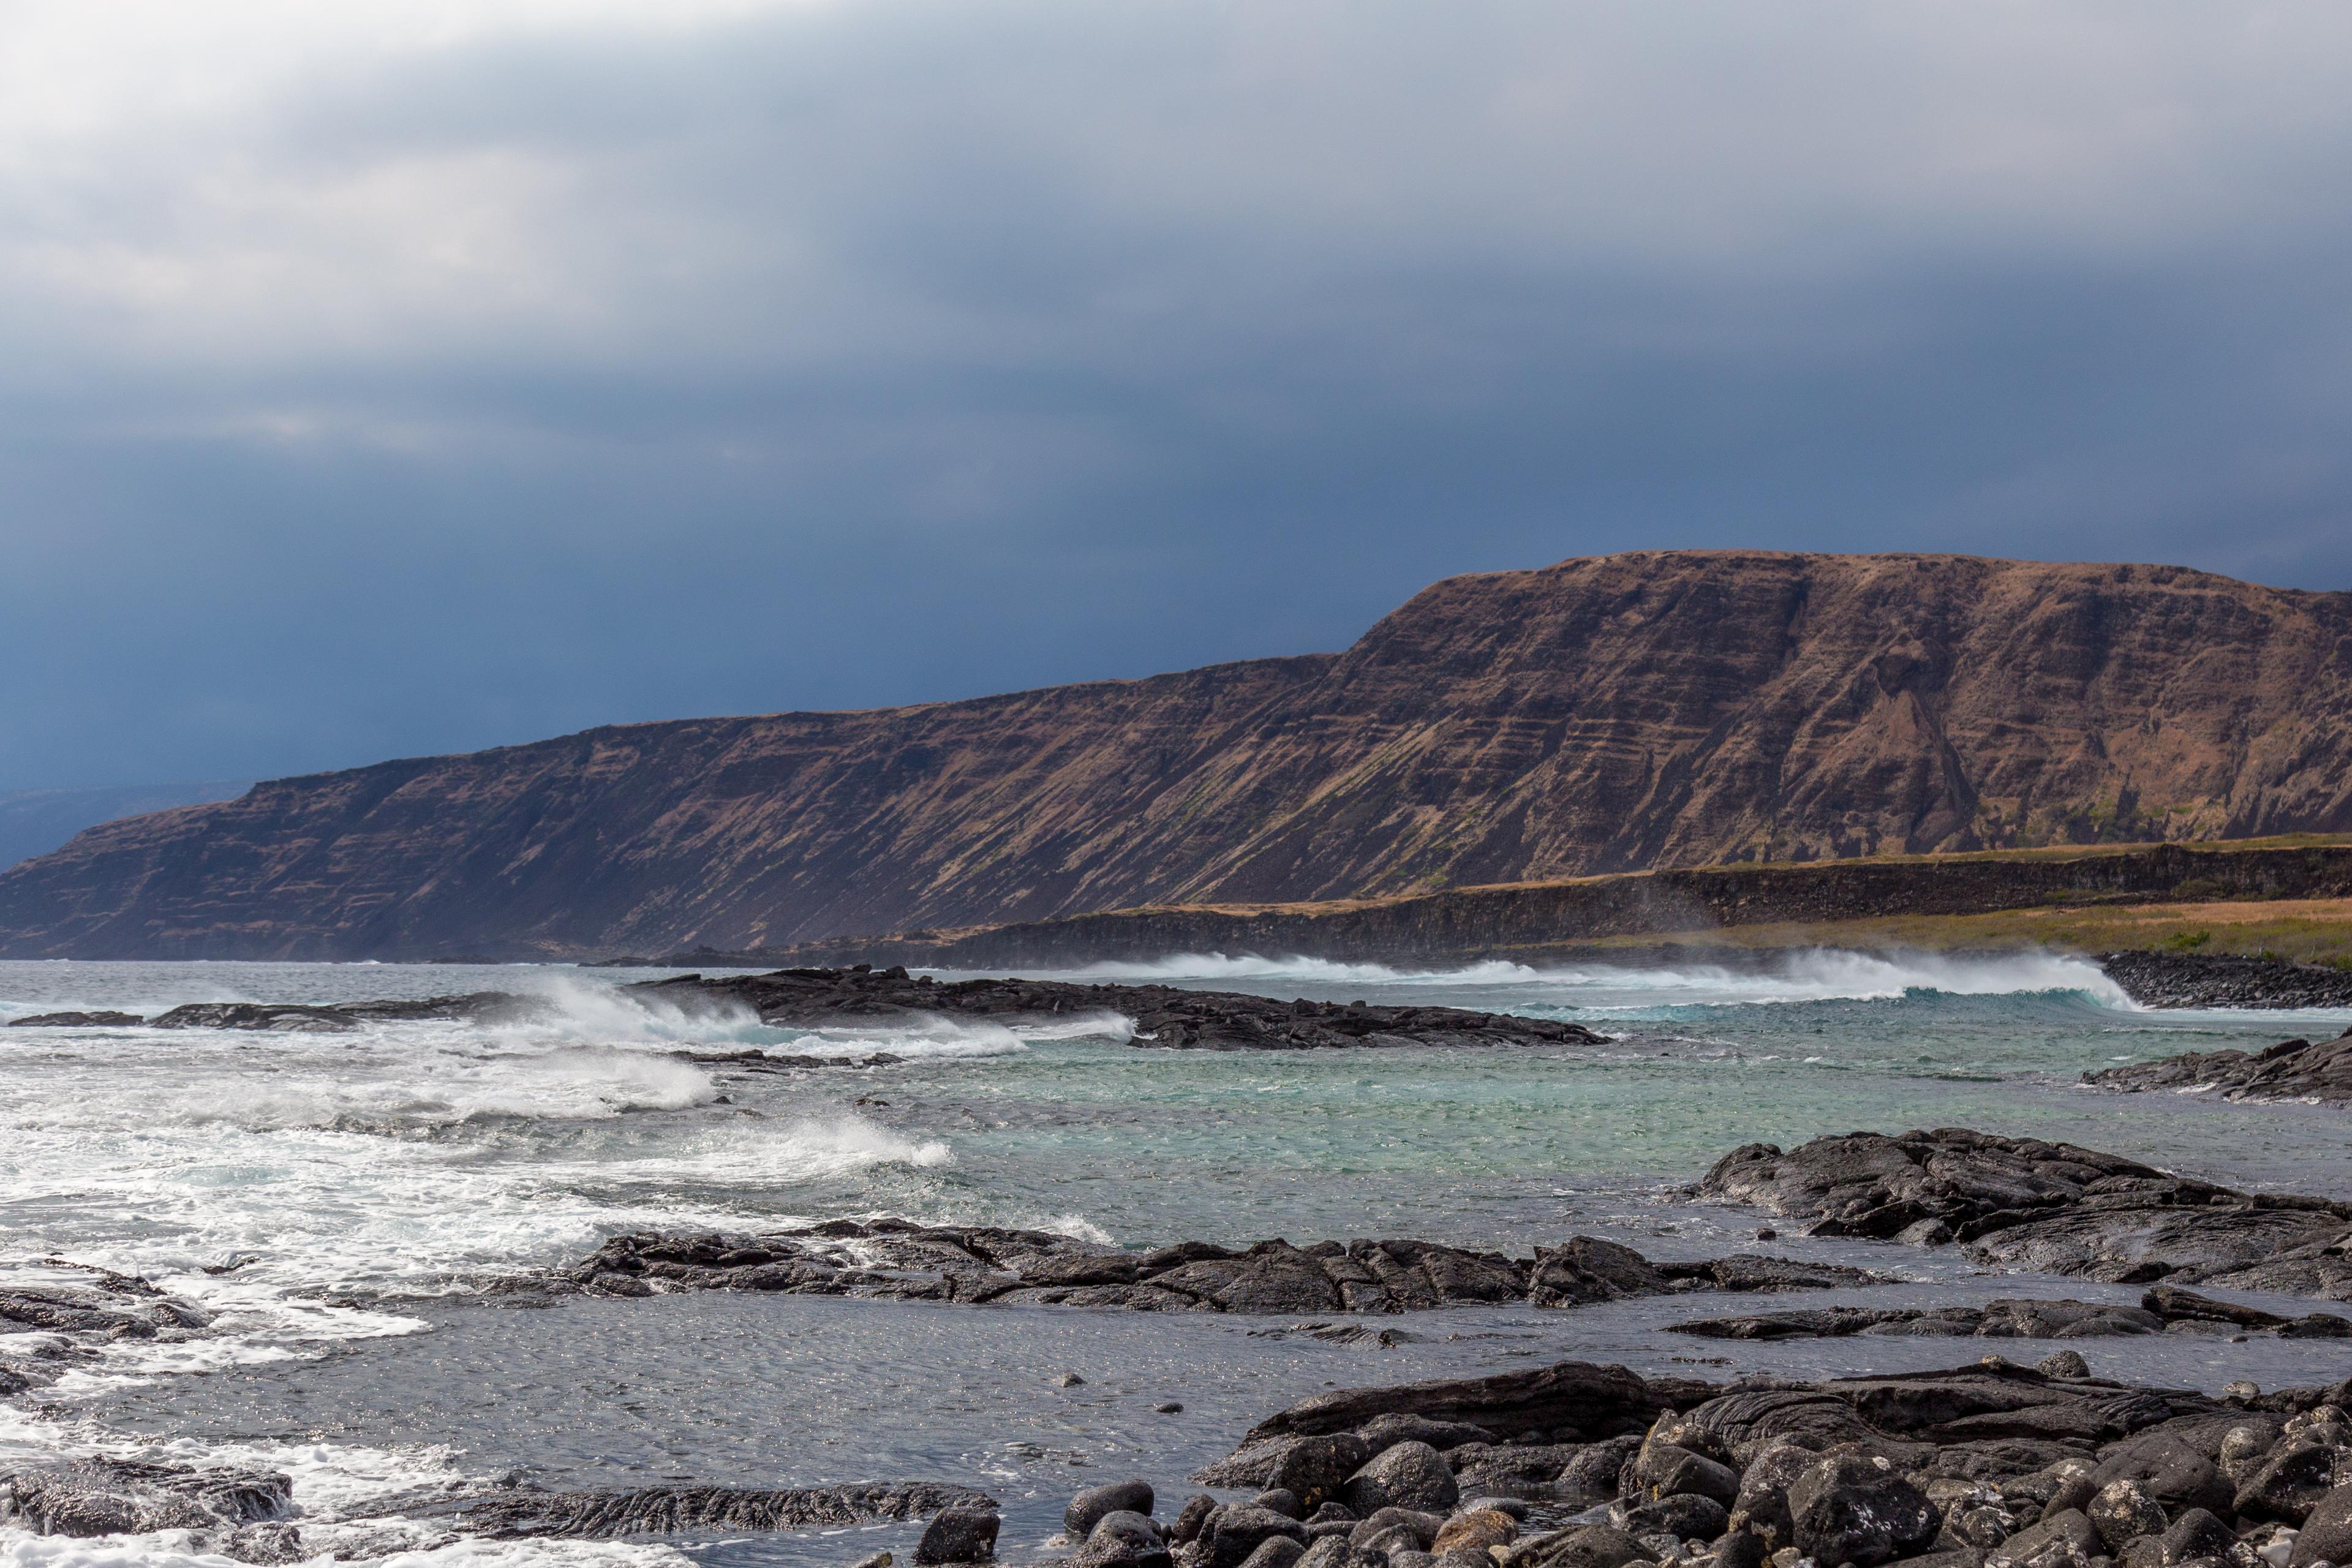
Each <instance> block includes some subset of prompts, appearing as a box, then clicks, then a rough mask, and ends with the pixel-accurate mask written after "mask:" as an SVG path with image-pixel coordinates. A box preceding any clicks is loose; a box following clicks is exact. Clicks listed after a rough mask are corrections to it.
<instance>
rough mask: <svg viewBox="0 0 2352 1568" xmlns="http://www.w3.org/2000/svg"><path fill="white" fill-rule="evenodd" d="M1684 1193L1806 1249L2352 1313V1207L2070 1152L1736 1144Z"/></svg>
mask: <svg viewBox="0 0 2352 1568" xmlns="http://www.w3.org/2000/svg"><path fill="white" fill-rule="evenodd" d="M1698 1190H1699V1192H1700V1193H1701V1194H1705V1195H1707V1196H1710V1197H1717V1198H1723V1199H1727V1200H1730V1201H1734V1202H1738V1203H1749V1204H1756V1205H1760V1206H1762V1207H1763V1208H1765V1209H1768V1210H1769V1211H1770V1212H1772V1213H1774V1214H1777V1215H1788V1216H1790V1217H1791V1218H1797V1219H1805V1220H1810V1221H1811V1222H1812V1223H1811V1234H1812V1235H1814V1236H1854V1237H1878V1238H1881V1239H1892V1240H1897V1241H1906V1242H1911V1243H1914V1244H1916V1245H1920V1246H1941V1245H1945V1244H1947V1243H1951V1242H1959V1243H1964V1244H1966V1245H1967V1247H1968V1250H1969V1255H1970V1256H1971V1257H1974V1258H1979V1259H1980V1260H1982V1261H1984V1262H1988V1263H1996V1264H2000V1265H2002V1266H2005V1267H2008V1268H2019V1269H2028V1270H2032V1271H2034V1272H2037V1273H2044V1274H2063V1275H2072V1276H2076V1277H2079V1278H2084V1279H2100V1280H2105V1281H2109V1282H2111V1283H2131V1284H2137V1283H2147V1282H2149V1281H2154V1280H2159V1279H2162V1280H2169V1281H2172V1282H2175V1283H2179V1284H2195V1283H2207V1284H2212V1285H2219V1286H2222V1287H2225V1288H2228V1289H2242V1290H2278V1291H2284V1292H2286V1293H2288V1294H2291V1295H2298V1296H2316V1297H2320V1298H2322V1299H2324V1300H2352V1256H2347V1251H2352V1204H2343V1203H2338V1202H2335V1201H2333V1200H2329V1199H2325V1198H2315V1197H2296V1196H2291V1195H2285V1194H2273V1193H2256V1194H2249V1193H2242V1192H2237V1191H2234V1190H2232V1189H2231V1188H2228V1187H2222V1186H2217V1185H2215V1184H2212V1183H2210V1182H2200V1181H2196V1180H2193V1179H2191V1178H2188V1177H2183V1176H2175V1175H2171V1174H2168V1173H2165V1172H2163V1171H2159V1170H2157V1169H2156V1168H2155V1167H2153V1166H2150V1165H2144V1164H2141V1163H2138V1162H2137V1161H2133V1160H2126V1159H2124V1158H2122V1157H2120V1156H2118V1155H2114V1154H2105V1153H2101V1152H2098V1151H2096V1150H2093V1149H2084V1148H2081V1147H2078V1146H2077V1145H2075V1144H2072V1143H2045V1142H2041V1141H2039V1140H2036V1139H2030V1138H2002V1137H1998V1136H1995V1135H1993V1134H1991V1133H1985V1132H1973V1131H1968V1130H1966V1129H1962V1128H1942V1129H1938V1130H1937V1131H1932V1132H1921V1131H1914V1132H1906V1133H1904V1134H1902V1135H1901V1136H1899V1137H1889V1136H1887V1135H1885V1134H1884V1133H1877V1132H1853V1133H1847V1134H1844V1135H1843V1136H1840V1137H1832V1138H1817V1139H1815V1140H1813V1141H1812V1142H1810V1143H1807V1144H1805V1145H1803V1146H1802V1147H1801V1148H1798V1149H1793V1150H1790V1151H1787V1152H1783V1151H1782V1150H1780V1148H1779V1147H1778V1146H1776V1145H1774V1144H1769V1143H1750V1144H1748V1145H1747V1146H1746V1147H1744V1148H1740V1149H1736V1150H1734V1151H1732V1152H1730V1153H1729V1154H1727V1155H1725V1156H1724V1157H1723V1159H1722V1160H1721V1161H1719V1162H1717V1164H1716V1166H1715V1168H1714V1169H1713V1170H1711V1171H1709V1172H1708V1173H1706V1177H1705V1178H1704V1179H1703V1180H1702V1181H1701V1182H1700V1184H1699V1187H1698Z"/></svg>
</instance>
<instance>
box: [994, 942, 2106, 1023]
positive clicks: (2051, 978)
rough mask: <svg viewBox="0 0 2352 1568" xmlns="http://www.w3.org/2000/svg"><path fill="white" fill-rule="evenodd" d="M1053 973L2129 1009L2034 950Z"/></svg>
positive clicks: (1217, 957)
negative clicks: (1741, 965) (2016, 1000)
mask: <svg viewBox="0 0 2352 1568" xmlns="http://www.w3.org/2000/svg"><path fill="white" fill-rule="evenodd" d="M1031 973H1051V974H1052V975H1053V976H1054V977H1055V978H1066V979H1085V980H1127V981H1172V980H1192V981H1226V982H1253V981H1254V982H1261V983H1263V982H1268V981H1292V982H1297V983H1300V984H1314V985H1335V984H1349V985H1367V986H1378V985H1411V986H1417V987H1419V986H1462V987H1475V988H1480V989H1488V990H1495V991H1506V992H1509V993H1511V994H1513V995H1515V996H1517V997H1518V998H1520V999H1523V1000H1525V1001H1528V1002H1530V1003H1551V1004H1556V1005H1567V1006H1582V1005H1592V1003H1591V996H1592V994H1593V993H1600V992H1605V993H1617V994H1621V995H1619V996H1617V997H1615V998H1612V1001H1610V1002H1607V1003H1601V1004H1600V1005H1603V1006H1618V1007H1626V1006H1643V1005H1659V1004H1661V1003H1664V1004H1670V1005H1671V1004H1675V1003H1686V1002H1702V1003H1706V1004H1731V1005H1737V1004H1740V1003H1758V1002H1823V1001H1875V1000H1886V999H1891V998H1895V997H1899V996H1903V995H1906V994H1909V993H1911V992H1915V991H1930V992H1941V993H1944V994H1948V995H1961V996H1991V995H2016V994H2045V993H2052V992H2079V993H2081V994H2084V995H2086V996H2088V997H2090V998H2091V999H2092V1000H2093V1001H2095V1002H2097V1003H2099V1004H2100V1005H2104V1006H2108V1007H2114V1008H2116V1009H2118V1010H2125V1011H2136V1010H2137V1004H2136V1003H2134V1002H2133V1001H2132V1000H2131V999H2130V997H2128V996H2126V994H2124V991H2123V988H2122V987H2121V986H2119V985H2117V984H2116V983H2115V982H2114V981H2113V980H2110V979H2109V978H2108V977H2107V975H2106V973H2105V971H2103V970H2101V969H2100V968H2099V966H2098V965H2096V964H2095V963H2091V962H2090V961H2089V960H2087V959H2082V958H2075V957H2072V956H2070V955H2068V954H2064V953H2056V952H2042V951H2038V950H2037V951H2032V952H2017V953H2007V954H1990V955H1965V956H1955V955H1948V954H1943V953H1933V952H1896V953H1877V952H1852V951H1848V950H1844V949H1837V948H1815V949H1809V950H1805V951H1801V952H1790V953H1788V954H1786V955H1784V956H1781V957H1779V958H1777V959H1776V960H1775V961H1774V962H1773V963H1771V964H1770V966H1769V968H1766V969H1764V970H1762V971H1759V972H1748V971H1742V970H1734V969H1729V968H1726V967H1724V966H1722V965H1720V964H1709V963H1693V964H1649V965H1638V966H1637V965H1626V966H1622V967H1620V966H1616V965H1610V964H1601V963H1591V964H1583V965H1577V966H1572V967H1571V966H1560V967H1553V968H1542V969H1538V968H1535V967H1532V966H1530V965H1528V964H1524V963H1509V962H1506V961H1504V960H1500V959H1495V960H1488V961H1486V962H1483V963H1471V964H1465V965H1462V966H1460V967H1458V968H1451V969H1400V968H1395V967H1392V966H1391V965H1388V964H1382V963H1339V962H1336V961H1333V960H1330V959H1323V958H1305V957H1290V958H1265V957H1260V956H1256V955H1254V954H1247V953H1244V954H1240V955H1229V954H1226V953H1222V952H1207V953H1174V954H1171V955H1170V956H1168V957H1166V958H1161V959H1154V960H1151V961H1150V962H1147V963H1099V964H1090V965H1087V966H1085V967H1082V968H1077V969H1070V970H1055V971H1050V972H1045V971H1039V972H1031ZM1622 994H1632V996H1633V997H1640V998H1643V999H1641V1000H1633V999H1630V998H1628V997H1627V996H1625V995H1622Z"/></svg>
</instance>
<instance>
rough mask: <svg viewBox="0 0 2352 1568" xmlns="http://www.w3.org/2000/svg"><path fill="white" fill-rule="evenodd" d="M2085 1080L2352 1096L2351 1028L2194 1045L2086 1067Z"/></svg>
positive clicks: (2273, 1094) (2242, 1095)
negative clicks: (2261, 1043) (2229, 1045)
mask: <svg viewBox="0 0 2352 1568" xmlns="http://www.w3.org/2000/svg"><path fill="white" fill-rule="evenodd" d="M2083 1081H2084V1083H2088V1084H2095V1085H2097V1086H2098V1087H2099V1088H2101V1089H2116V1090H2117V1091H2119V1092H2121V1093H2126V1094H2130V1093H2136V1092H2138V1091H2141V1090H2145V1089H2198V1090H2210V1091H2211V1092H2213V1093H2216V1094H2219V1095H2220V1096H2221V1098H2222V1099H2223V1100H2318V1101H2323V1102H2326V1103H2328V1104H2336V1105H2341V1104H2343V1103H2345V1102H2347V1101H2352V1029H2347V1030H2346V1031H2345V1032H2344V1033H2343V1034H2342V1035H2340V1036H2338V1037H2336V1038H2335V1039H2332V1040H2323V1041H2317V1042H2314V1041H2311V1040H2286V1041H2283V1042H2282V1043H2280V1044H2278V1045H2275V1046H2273V1047H2270V1048H2269V1049H2267V1050H2260V1051H2189V1052H2184V1053H2183V1054H2182V1055H2180V1056H2177V1057H2167V1058H2164V1059H2163V1060H2162V1061H2155V1062H2135V1063H2133V1064H2131V1065H2129V1066H2127V1067H2119V1068H2105V1069H2104V1070H2103V1071H2099V1072H2086V1073H2084V1075H2083Z"/></svg>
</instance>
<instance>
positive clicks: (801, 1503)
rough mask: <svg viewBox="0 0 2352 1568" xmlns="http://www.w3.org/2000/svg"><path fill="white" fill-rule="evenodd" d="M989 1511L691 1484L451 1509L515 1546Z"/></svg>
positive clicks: (976, 1498)
mask: <svg viewBox="0 0 2352 1568" xmlns="http://www.w3.org/2000/svg"><path fill="white" fill-rule="evenodd" d="M996 1508H997V1504H996V1501H995V1500H994V1499H992V1498H990V1497H988V1496H986V1495H985V1494H983V1493H981V1492H977V1491H974V1490H972V1489H971V1488H969V1487H960V1486H948V1485H944V1484H940V1483H936V1482H874V1483H871V1484H867V1485H862V1486H838V1487H798V1488H789V1489H780V1490H772V1491H771V1490H761V1489H744V1488H734V1487H697V1486H679V1487H643V1488H638V1489H635V1490H630V1491H573V1492H540V1491H529V1490H520V1489H516V1490H506V1491H500V1492H499V1493H496V1494H494V1495H492V1496H489V1497H487V1498H480V1499H475V1500H467V1501H466V1502H465V1503H463V1504H462V1505H461V1506H459V1507H458V1508H457V1510H455V1511H456V1517H457V1521H458V1522H460V1523H462V1524H463V1525H464V1526H465V1527H466V1529H467V1530H468V1531H474V1532H477V1533H480V1534H484V1535H488V1536H490V1537H492V1538H494V1539H499V1540H517V1539H523V1538H528V1537H538V1536H556V1537H570V1538H610V1537H614V1536H624V1535H664V1534H674V1533H677V1532H679V1531H698V1530H714V1529H715V1530H804V1529H809V1528H812V1527H817V1526H824V1525H843V1524H858V1523H863V1522H866V1521H871V1520H883V1519H919V1518H921V1517H923V1516H924V1515H927V1514H937V1513H939V1512H940V1511H942V1510H951V1509H952V1510H970V1511H973V1512H982V1513H986V1514H988V1515H989V1516H990V1517H993V1516H994V1514H995V1511H996ZM941 1561H950V1560H949V1559H941ZM954 1561H961V1559H956V1560H954Z"/></svg>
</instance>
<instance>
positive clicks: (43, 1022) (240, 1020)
mask: <svg viewBox="0 0 2352 1568" xmlns="http://www.w3.org/2000/svg"><path fill="white" fill-rule="evenodd" d="M550 1011H551V1008H550V1006H549V1005H548V1004H547V1003H545V1002H543V1001H541V1000H540V999H539V998H538V997H535V996H518V995H516V994H513V993H511V992H506V991H476V992H471V993H468V994H465V995H462V996H425V997H418V998H415V999H411V1000H397V999H395V1000H392V1001H383V1002H336V1003H321V1004H317V1005H311V1004H308V1003H288V1002H184V1003H182V1004H181V1005H179V1006H177V1007H173V1008H171V1009H170V1010H168V1011H166V1012H163V1013H160V1014H158V1015H157V1016H154V1017H152V1018H146V1017H142V1016H140V1015H139V1014H136V1013H36V1014H34V1015H33V1016H30V1017H25V1018H15V1019H11V1020H10V1021H9V1027H10V1028H14V1029H32V1028H58V1029H89V1028H134V1027H140V1026H144V1027H146V1028H151V1029H249V1030H254V1031H257V1032H263V1033H270V1034H301V1035H340V1034H347V1033H349V1032H350V1031H352V1030H353V1029H358V1028H362V1027H363V1026H367V1025H369V1024H419V1023H484V1024H498V1023H515V1022H522V1021H527V1020H529V1019H532V1018H538V1017H543V1016H547V1015H548V1014H549V1013H550Z"/></svg>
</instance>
